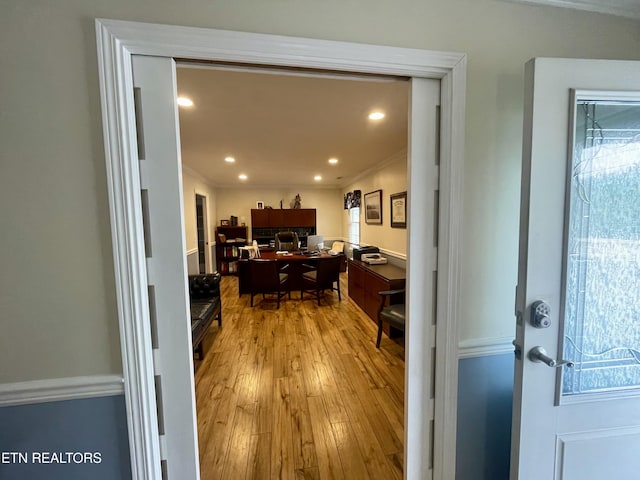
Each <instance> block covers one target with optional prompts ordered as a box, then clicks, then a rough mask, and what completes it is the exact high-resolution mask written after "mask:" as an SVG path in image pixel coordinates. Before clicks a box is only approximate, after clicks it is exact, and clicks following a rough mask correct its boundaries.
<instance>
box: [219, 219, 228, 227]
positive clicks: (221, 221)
mask: <svg viewBox="0 0 640 480" xmlns="http://www.w3.org/2000/svg"><path fill="white" fill-rule="evenodd" d="M220 226H221V227H227V226H229V220H220Z"/></svg>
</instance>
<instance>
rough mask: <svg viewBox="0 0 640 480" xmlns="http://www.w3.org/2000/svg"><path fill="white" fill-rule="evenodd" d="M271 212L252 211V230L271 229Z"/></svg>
mask: <svg viewBox="0 0 640 480" xmlns="http://www.w3.org/2000/svg"><path fill="white" fill-rule="evenodd" d="M270 211H271V210H269V209H267V210H263V209H253V210H251V228H269V212H270Z"/></svg>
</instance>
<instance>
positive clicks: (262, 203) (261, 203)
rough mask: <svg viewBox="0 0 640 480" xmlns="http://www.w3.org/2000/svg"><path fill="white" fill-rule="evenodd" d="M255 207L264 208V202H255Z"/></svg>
mask: <svg viewBox="0 0 640 480" xmlns="http://www.w3.org/2000/svg"><path fill="white" fill-rule="evenodd" d="M256 208H257V209H259V210H262V209H263V208H264V202H256Z"/></svg>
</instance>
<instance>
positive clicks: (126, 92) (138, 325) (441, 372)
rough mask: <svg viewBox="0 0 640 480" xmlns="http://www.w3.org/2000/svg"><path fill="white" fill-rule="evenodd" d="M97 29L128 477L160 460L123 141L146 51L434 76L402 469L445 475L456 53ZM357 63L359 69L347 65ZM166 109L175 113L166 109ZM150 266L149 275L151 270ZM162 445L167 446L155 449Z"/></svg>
mask: <svg viewBox="0 0 640 480" xmlns="http://www.w3.org/2000/svg"><path fill="white" fill-rule="evenodd" d="M97 29H98V37H99V41H98V50H99V59H100V62H99V63H100V71H101V76H100V77H101V78H100V79H101V87H102V93H103V112H104V123H105V145H106V157H107V165H108V167H107V170H108V181H109V190H110V198H111V203H110V207H111V213H112V228H113V234H114V237H113V238H114V262H115V264H116V275H117V276H118V282H117V285H118V288H117V297H118V303H119V306H120V308H119V314H120V324H121V326H122V328H121V337H122V344H123V367H124V377H125V382H126V383H127V388H126V389H125V390H126V391H127V395H126V397H125V398H126V401H127V410H128V414H129V419H130V421H129V429H130V442H131V451H132V463H133V468H134V477H136V478H137V472H138V471H139V472H141V475H143V474H144V473H143V472H145V471H146V472H149V476H155V477H158V476H159V475H160V461H159V460H160V458H163V457H162V456H161V449H160V441H159V436H158V427H157V424H156V423H155V421H156V420H157V419H156V416H155V415H154V412H155V408H156V398H155V396H154V395H153V393H152V392H154V391H156V389H155V383H156V382H155V380H154V379H155V378H156V375H154V368H153V361H152V357H153V353H152V345H151V341H150V333H149V337H147V336H146V335H140V333H139V332H142V333H143V334H144V333H145V332H149V329H150V327H149V322H150V318H149V305H148V303H147V300H148V298H147V297H148V294H149V284H148V283H147V281H146V280H147V278H146V276H145V275H144V272H145V269H146V262H145V261H144V258H145V256H144V242H143V238H144V235H142V231H143V225H142V224H141V214H140V211H141V203H142V201H141V199H140V191H139V190H137V189H138V188H139V186H140V180H139V175H140V167H139V165H138V164H137V162H136V160H137V154H136V152H137V145H135V142H132V141H131V139H132V138H134V137H132V135H131V132H132V131H135V126H134V122H133V118H134V117H133V116H132V112H133V111H134V96H133V83H132V75H131V63H130V62H131V59H132V56H133V55H137V54H142V55H144V54H151V55H156V56H158V55H160V56H166V57H168V58H171V57H179V58H207V59H211V60H222V59H227V60H228V59H229V58H232V59H236V61H244V62H249V63H260V64H288V65H290V66H294V67H300V66H302V67H308V68H320V69H341V70H350V71H353V70H354V69H355V70H358V71H360V72H363V73H388V74H396V75H397V74H400V75H406V76H411V77H413V80H412V81H414V82H415V83H416V85H418V89H417V90H415V91H414V94H415V93H417V92H419V91H420V87H419V84H420V79H421V78H438V79H440V82H441V100H442V104H441V111H442V114H441V116H440V121H439V122H438V123H439V126H440V135H439V140H440V143H439V145H440V152H439V153H440V161H439V175H438V178H439V181H438V182H435V183H436V189H437V196H436V195H434V192H433V191H432V190H430V189H425V188H424V185H425V184H428V183H429V181H428V179H426V178H425V176H424V173H425V172H424V167H425V162H424V160H421V158H424V157H422V156H423V155H424V156H428V155H429V153H428V152H431V154H433V153H434V152H433V145H434V143H437V142H432V143H431V144H429V143H425V142H422V143H420V142H418V143H417V144H416V145H412V148H411V153H410V170H411V180H410V191H412V192H415V193H416V195H415V196H414V197H413V196H412V197H410V205H411V202H415V203H414V206H413V208H410V211H409V219H410V221H409V223H410V224H411V225H413V228H412V230H411V231H410V232H409V252H410V254H411V255H412V260H418V261H417V262H415V268H414V266H413V265H414V262H413V261H412V263H411V265H410V268H409V271H408V280H409V296H410V297H411V296H413V298H414V299H415V301H414V302H410V305H411V309H410V312H409V317H410V318H415V319H420V320H421V321H418V322H415V323H413V324H412V323H411V322H410V323H409V333H408V336H407V338H408V339H409V345H408V348H407V379H408V381H407V394H406V398H405V409H406V411H407V419H406V421H405V425H406V429H407V430H406V434H405V439H406V441H405V445H407V448H406V457H405V459H406V469H405V472H406V473H405V475H406V476H407V477H408V478H427V477H425V475H428V478H452V477H453V469H454V465H455V423H456V421H455V419H456V408H455V406H456V402H455V399H456V391H457V335H456V318H457V317H456V313H457V298H458V297H459V295H458V288H459V287H458V285H459V252H460V239H461V237H460V232H459V229H460V225H461V222H460V218H461V211H462V202H461V192H462V181H461V180H462V178H461V171H462V158H463V156H462V144H463V138H462V137H463V125H464V93H463V92H464V82H465V79H464V72H465V58H464V55H455V54H444V53H439V52H426V51H413V50H405V49H395V48H390V47H375V46H364V45H357V46H355V45H352V44H345V43H340V44H336V43H335V42H323V41H315V40H308V39H295V40H294V39H291V38H287V39H284V38H281V37H272V36H265V35H255V34H240V33H237V32H218V31H215V30H210V31H203V30H202V29H188V28H184V27H171V26H158V25H140V24H132V23H129V22H118V21H107V20H99V21H98V22H97ZM292 42H293V44H297V45H299V47H300V48H301V49H302V50H304V52H305V53H304V55H299V54H296V53H292ZM294 50H295V49H294ZM354 65H358V67H357V68H354ZM416 97H418V98H415V97H412V102H416V101H418V100H419V97H420V94H419V93H417V95H416ZM173 108H174V111H173V115H175V106H174V107H173ZM426 113H427V112H426V111H425V110H424V109H422V108H412V126H411V128H412V130H413V131H412V138H414V139H416V141H418V140H420V139H422V140H424V137H425V135H424V131H425V126H428V125H432V126H433V125H434V124H435V122H436V119H435V118H433V119H431V118H430V117H429V116H428V115H427V114H426ZM169 115H172V114H171V112H169ZM432 140H433V139H432ZM173 148H174V149H175V145H174V147H173ZM174 151H175V150H174ZM145 180H146V179H144V180H143V183H144V181H145ZM432 181H433V179H432ZM426 192H430V193H429V195H425V193H426ZM427 197H429V198H427ZM423 202H437V203H436V204H437V205H438V213H439V216H438V219H437V222H431V227H434V225H433V223H437V232H438V233H437V235H436V234H435V233H434V231H435V230H434V229H432V228H431V227H429V225H428V224H427V222H426V221H425V219H424V218H422V216H421V215H420V211H424V208H421V207H423V205H424V204H423ZM179 216H180V215H178V217H179ZM429 234H431V235H433V237H432V238H426V237H425V235H429ZM156 238H158V237H157V236H156ZM436 239H437V240H436ZM434 241H435V243H437V249H438V256H437V262H438V269H437V276H436V275H434V272H425V271H423V270H424V269H423V268H421V267H420V265H422V264H423V263H422V262H421V261H420V259H422V260H426V259H427V258H428V257H430V256H432V255H433V251H432V249H431V248H425V246H428V245H433V244H434ZM178 243H179V244H180V243H181V242H178ZM412 245H413V248H412ZM182 262H184V259H182ZM150 271H152V272H154V271H153V269H151V270H150ZM140 272H143V274H142V275H140V274H139V273H140ZM154 273H155V272H154ZM158 278H159V279H160V278H161V277H158ZM436 282H437V288H436ZM429 295H433V302H427V300H425V297H426V296H429ZM430 298H431V297H430ZM185 301H186V300H185ZM436 302H437V309H435V311H434V305H435V304H436ZM158 311H160V310H158ZM185 315H186V313H185ZM431 318H432V319H433V322H434V324H437V325H439V327H438V328H437V329H435V327H434V326H433V325H432V324H430V325H427V324H426V323H424V320H425V319H431ZM429 338H435V348H434V349H425V348H424V344H425V343H428V342H427V340H428V339H429ZM160 364H162V362H160ZM160 373H162V372H160ZM160 377H162V375H160ZM432 380H433V381H432ZM430 386H431V387H430ZM430 391H433V392H434V397H435V398H434V402H433V404H431V403H430V402H427V404H426V405H425V394H426V393H427V392H430ZM425 406H426V407H427V408H425ZM165 425H166V424H165ZM170 438H171V435H165V441H164V442H165V444H166V442H168V441H170ZM432 446H433V451H434V454H433V465H430V464H429V459H428V458H425V456H424V455H423V452H424V451H429V450H431V447H432ZM170 451H171V450H170V449H167V448H165V449H164V450H163V454H164V455H166V454H168V453H169V452H170ZM165 458H166V457H165Z"/></svg>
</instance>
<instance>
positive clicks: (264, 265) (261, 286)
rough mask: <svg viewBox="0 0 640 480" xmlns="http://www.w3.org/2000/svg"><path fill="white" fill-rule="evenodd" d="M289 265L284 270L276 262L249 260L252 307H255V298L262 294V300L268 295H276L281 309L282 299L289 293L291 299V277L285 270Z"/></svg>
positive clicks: (259, 259)
mask: <svg viewBox="0 0 640 480" xmlns="http://www.w3.org/2000/svg"><path fill="white" fill-rule="evenodd" d="M288 266H289V265H285V266H284V267H283V268H282V269H280V268H279V267H278V262H277V261H276V260H269V259H262V258H252V259H250V260H249V287H250V288H249V290H250V292H251V306H252V307H253V296H254V295H256V294H258V293H261V294H262V298H264V295H265V294H266V293H275V294H276V296H277V297H276V298H277V302H278V306H277V308H280V299H281V298H282V297H284V296H285V295H286V294H287V293H288V294H289V298H291V290H290V289H289V275H288V274H287V273H284V270H285V269H286V268H287V267H288Z"/></svg>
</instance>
